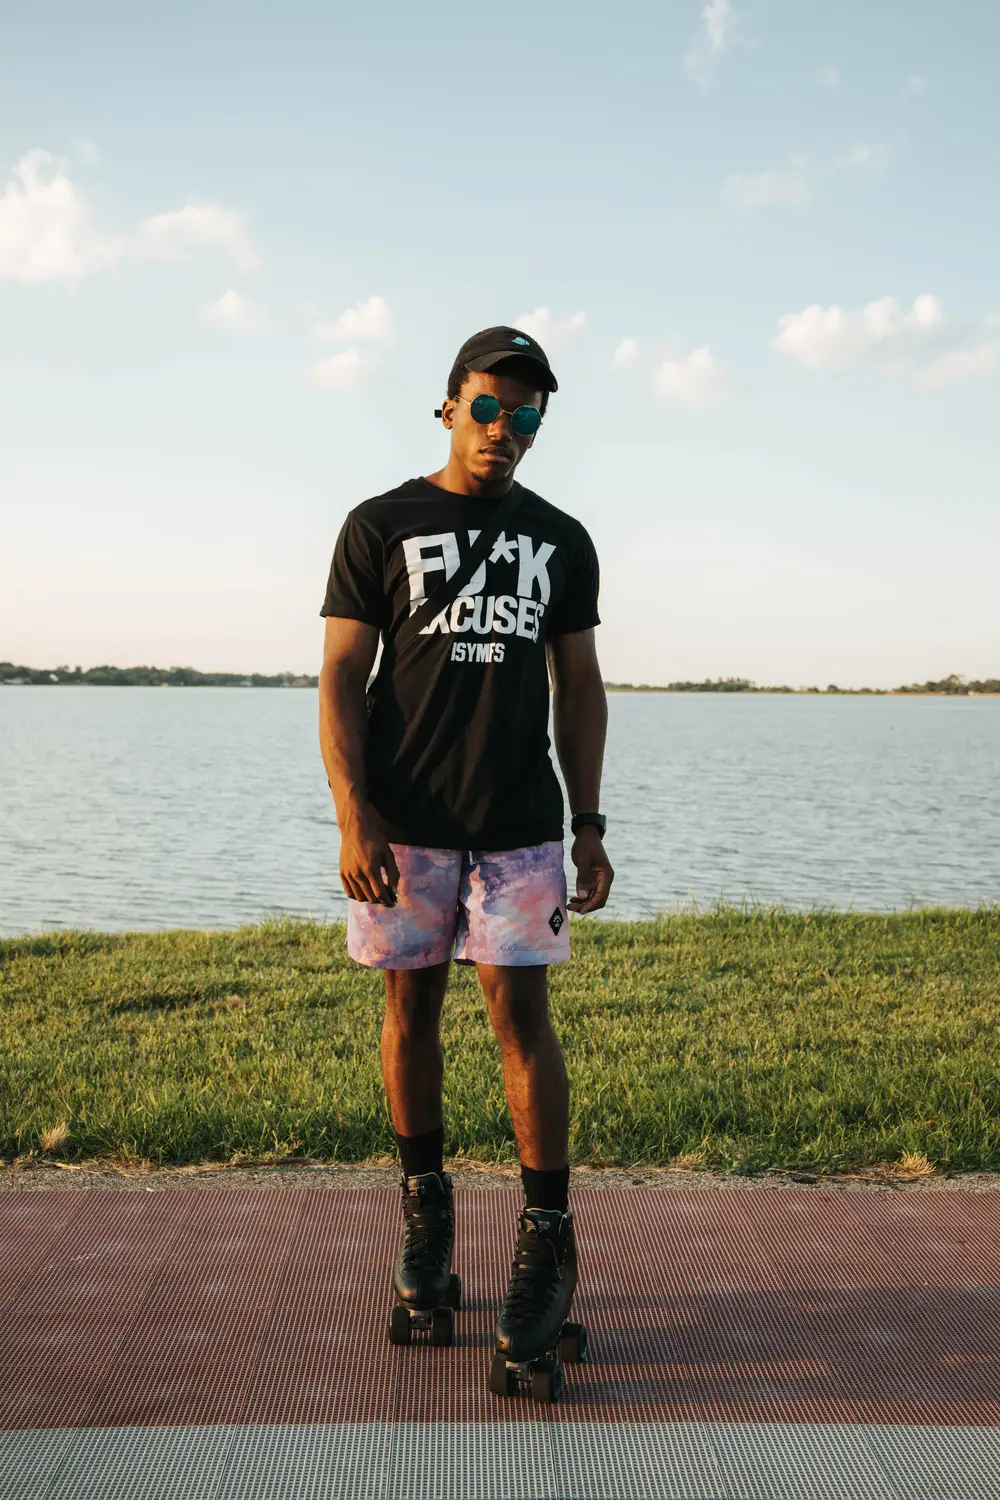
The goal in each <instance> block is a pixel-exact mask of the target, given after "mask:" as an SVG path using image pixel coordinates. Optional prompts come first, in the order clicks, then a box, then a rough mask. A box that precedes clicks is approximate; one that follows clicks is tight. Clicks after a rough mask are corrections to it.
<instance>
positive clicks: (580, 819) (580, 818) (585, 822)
mask: <svg viewBox="0 0 1000 1500" xmlns="http://www.w3.org/2000/svg"><path fill="white" fill-rule="evenodd" d="M569 826H570V831H571V832H572V833H579V832H580V829H581V828H588V827H593V828H596V829H597V830H598V832H599V833H600V835H601V838H603V837H604V834H605V832H606V831H607V826H608V820H607V818H606V817H605V816H604V814H603V813H599V812H581V813H574V814H573V816H572V818H571V819H570V824H569Z"/></svg>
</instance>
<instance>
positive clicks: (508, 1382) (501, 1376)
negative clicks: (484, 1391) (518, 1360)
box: [490, 1354, 517, 1396]
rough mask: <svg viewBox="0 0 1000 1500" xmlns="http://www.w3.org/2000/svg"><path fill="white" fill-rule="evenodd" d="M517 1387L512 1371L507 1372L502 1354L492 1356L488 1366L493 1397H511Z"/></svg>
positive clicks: (515, 1377)
mask: <svg viewBox="0 0 1000 1500" xmlns="http://www.w3.org/2000/svg"><path fill="white" fill-rule="evenodd" d="M516 1386H517V1376H516V1375H515V1374H514V1371H513V1370H508V1368H507V1361H506V1360H505V1359H504V1357H503V1355H502V1354H494V1356H493V1360H492V1362H491V1364H490V1390H491V1391H492V1392H493V1394H494V1396H513V1394H514V1390H515V1387H516Z"/></svg>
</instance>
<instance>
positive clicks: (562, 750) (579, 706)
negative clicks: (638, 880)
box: [547, 630, 615, 914]
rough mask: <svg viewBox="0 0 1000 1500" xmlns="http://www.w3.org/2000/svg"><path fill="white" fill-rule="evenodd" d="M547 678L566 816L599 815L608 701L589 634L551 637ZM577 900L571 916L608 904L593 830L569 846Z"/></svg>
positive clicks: (605, 866)
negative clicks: (593, 813)
mask: <svg viewBox="0 0 1000 1500" xmlns="http://www.w3.org/2000/svg"><path fill="white" fill-rule="evenodd" d="M547 653H548V662H549V674H550V676H551V678H552V719H553V727H554V729H555V740H556V754H557V755H558V757H559V764H560V766H561V767H562V773H563V777H564V778H565V781H566V790H567V792H568V793H569V806H570V812H571V813H578V812H599V811H600V806H601V769H602V766H603V763H604V739H605V735H606V733H607V727H608V700H607V696H606V694H605V691H604V683H603V681H602V679H601V669H600V666H599V664H598V661H597V648H596V645H595V641H594V632H593V631H592V630H574V631H571V632H570V633H568V634H566V635H556V636H553V637H552V639H551V640H550V641H549V643H548V647H547ZM573 863H574V864H575V865H576V895H575V896H574V897H573V898H572V899H571V900H570V902H569V906H570V909H571V910H572V911H575V912H579V913H581V914H584V913H586V912H589V911H598V910H599V909H600V908H601V907H602V906H604V905H605V903H606V902H607V899H608V896H609V894H610V891H611V882H612V881H613V880H614V878H615V872H614V870H613V869H612V868H611V861H610V860H609V859H608V856H607V854H606V853H605V851H604V842H603V840H602V838H601V835H600V834H599V833H598V831H597V829H596V828H593V827H590V826H585V827H583V828H581V830H580V832H579V833H578V834H577V835H576V838H575V839H574V840H573Z"/></svg>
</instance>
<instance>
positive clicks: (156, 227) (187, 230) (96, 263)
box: [0, 151, 258, 285]
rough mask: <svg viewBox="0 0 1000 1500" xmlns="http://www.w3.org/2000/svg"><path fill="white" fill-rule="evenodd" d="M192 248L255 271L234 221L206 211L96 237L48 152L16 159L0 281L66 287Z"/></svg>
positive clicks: (0, 205) (0, 203) (0, 247)
mask: <svg viewBox="0 0 1000 1500" xmlns="http://www.w3.org/2000/svg"><path fill="white" fill-rule="evenodd" d="M195 246H213V247H216V248H219V249H223V250H225V251H227V252H228V253H229V254H230V255H231V256H232V257H233V259H234V260H235V262H236V264H237V265H239V266H240V267H242V268H243V269H247V270H248V269H250V268H251V267H252V266H254V265H256V264H257V263H258V257H257V255H256V253H255V252H254V250H253V247H252V246H251V244H250V242H249V239H248V238H247V233H246V229H245V228H244V225H243V220H242V218H241V217H240V215H239V214H237V213H234V212H233V211H232V210H231V209H226V208H220V207H219V206H218V205H217V204H214V203H209V204H204V205H195V204H188V205H187V206H186V207H184V208H181V209H178V210H177V211H176V212H173V213H166V214H157V215H155V216H154V217H153V218H151V219H147V220H146V221H145V222H144V223H143V224H141V225H140V226H139V229H138V231H137V232H136V233H135V234H132V235H118V234H111V233H109V232H107V231H106V230H102V229H101V228H100V227H99V226H98V225H97V223H96V222H95V219H94V215H93V212H92V210H91V207H90V205H89V203H88V202H87V200H86V198H85V197H84V196H83V194H82V193H81V192H80V190H79V188H78V187H77V186H76V184H75V183H74V182H73V180H72V178H71V177H70V175H69V173H68V170H67V169H66V168H65V167H63V166H61V165H59V164H57V162H56V161H55V159H54V157H53V156H52V155H51V154H50V153H49V152H48V151H29V152H28V154H27V155H26V156H24V157H22V158H21V160H20V161H19V162H18V163H17V165H16V166H15V167H14V169H13V171H12V173H11V177H10V180H9V182H8V183H7V187H6V190H5V191H4V194H3V196H2V197H0V278H2V277H7V278H9V279H11V280H14V281H21V282H24V283H25V284H28V285H30V284H32V283H35V282H42V281H68V282H73V281H79V280H81V279H82V278H83V277H84V276H89V275H92V274H93V273H94V272H97V271H102V270H107V269H108V268H110V267H111V266H114V265H117V264H118V263H119V262H120V261H121V260H122V259H123V258H125V257H126V256H134V257H137V258H139V259H163V258H170V257H173V256H176V255H180V254H182V253H183V251H184V250H185V249H188V248H191V247H195Z"/></svg>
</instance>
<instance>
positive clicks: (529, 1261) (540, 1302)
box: [490, 1208, 587, 1401]
mask: <svg viewBox="0 0 1000 1500" xmlns="http://www.w3.org/2000/svg"><path fill="white" fill-rule="evenodd" d="M575 1291H576V1240H575V1238H574V1234H573V1215H572V1213H570V1211H569V1210H568V1209H567V1210H566V1211H565V1212H560V1211H559V1209H554V1208H525V1209H523V1210H522V1212H521V1221H520V1226H519V1231H518V1236H517V1249H516V1251H515V1253H514V1263H513V1267H512V1275H511V1280H510V1286H509V1287H508V1288H507V1295H506V1296H505V1297H504V1300H503V1306H502V1307H501V1309H500V1316H499V1317H498V1318H497V1326H496V1346H495V1352H494V1355H493V1363H492V1364H491V1366H490V1390H491V1391H493V1392H494V1394H495V1395H497V1396H513V1395H515V1394H516V1392H517V1391H518V1389H519V1388H520V1387H521V1386H527V1387H530V1390H531V1394H532V1396H533V1397H534V1398H535V1400H536V1401H558V1399H559V1396H560V1393H561V1391H562V1388H563V1365H564V1364H576V1363H577V1362H578V1361H579V1360H582V1359H584V1358H585V1357H586V1353H587V1330H586V1329H585V1328H584V1327H583V1326H582V1324H580V1323H567V1322H566V1321H565V1319H566V1314H567V1313H568V1312H569V1310H570V1305H571V1304H572V1301H573V1293H574V1292H575Z"/></svg>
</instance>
